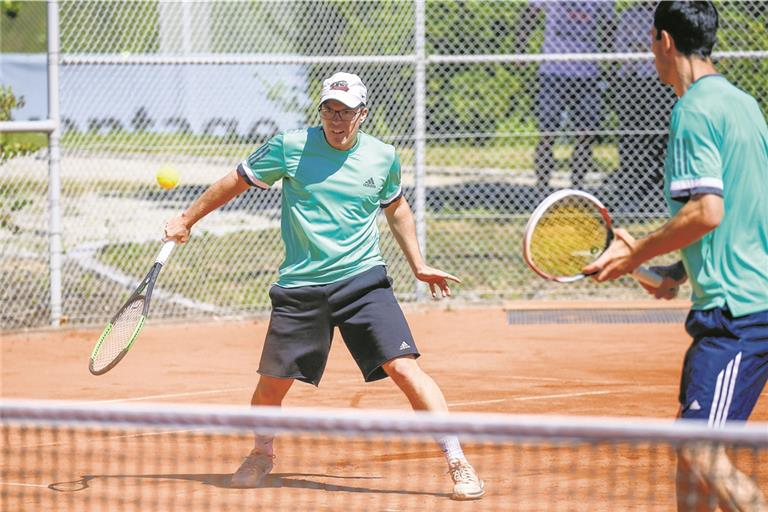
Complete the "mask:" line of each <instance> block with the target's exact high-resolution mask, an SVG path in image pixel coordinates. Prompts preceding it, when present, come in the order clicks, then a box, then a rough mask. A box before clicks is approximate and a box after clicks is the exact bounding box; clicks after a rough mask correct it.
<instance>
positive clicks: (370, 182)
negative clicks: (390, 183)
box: [363, 178, 376, 188]
mask: <svg viewBox="0 0 768 512" xmlns="http://www.w3.org/2000/svg"><path fill="white" fill-rule="evenodd" d="M363 186H364V187H368V188H376V182H375V181H373V178H368V179H367V180H365V183H363Z"/></svg>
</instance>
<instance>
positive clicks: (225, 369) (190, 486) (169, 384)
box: [0, 307, 768, 510]
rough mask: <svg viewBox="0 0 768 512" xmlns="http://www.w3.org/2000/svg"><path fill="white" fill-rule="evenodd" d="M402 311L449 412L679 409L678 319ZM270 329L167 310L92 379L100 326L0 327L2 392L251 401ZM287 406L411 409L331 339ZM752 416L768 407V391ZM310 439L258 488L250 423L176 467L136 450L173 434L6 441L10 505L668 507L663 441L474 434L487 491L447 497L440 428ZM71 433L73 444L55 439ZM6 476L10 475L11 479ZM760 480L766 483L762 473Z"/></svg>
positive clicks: (657, 412)
mask: <svg viewBox="0 0 768 512" xmlns="http://www.w3.org/2000/svg"><path fill="white" fill-rule="evenodd" d="M407 316H408V319H409V322H410V324H411V327H412V329H413V332H414V336H415V338H416V341H417V343H418V346H419V349H420V350H421V352H422V354H423V356H422V357H421V359H420V363H421V365H422V367H423V368H424V369H425V370H426V371H427V372H428V373H430V374H431V375H432V376H433V377H434V378H435V380H436V381H437V382H438V384H439V385H440V386H441V387H442V389H443V392H444V393H445V395H446V398H447V400H448V403H449V405H450V407H451V409H452V410H453V411H475V412H502V413H512V414H516V413H523V414H558V415H590V416H641V417H653V418H670V417H672V416H673V415H674V414H675V412H676V410H677V384H678V379H679V373H680V367H681V364H682V359H683V355H684V353H685V350H686V348H687V346H688V344H689V339H688V337H687V335H686V334H685V332H684V330H683V327H682V326H681V325H671V324H634V325H632V324H607V325H595V324H577V325H514V326H512V325H508V324H507V321H506V315H505V312H504V310H503V309H502V308H500V307H497V308H486V309H471V308H470V309H458V310H445V309H434V310H420V311H416V310H414V311H412V312H410V313H408V315H407ZM266 328H267V321H266V320H259V321H239V322H222V323H212V324H166V325H159V324H156V323H153V322H152V321H151V320H150V322H149V324H148V325H147V327H146V328H145V329H144V332H143V333H142V335H141V337H140V339H139V340H138V341H137V344H136V346H135V347H134V348H133V349H132V351H131V352H130V353H129V354H128V355H127V356H126V358H125V359H124V360H123V361H122V362H121V363H120V364H119V365H118V366H117V367H116V368H115V369H113V370H112V371H110V372H109V373H107V374H106V375H103V376H100V377H94V376H92V375H91V374H90V373H88V355H89V354H90V351H91V348H92V345H93V343H94V341H95V339H96V338H97V336H98V334H99V332H97V331H96V330H71V329H64V330H61V331H45V332H30V333H12V334H5V335H3V339H2V344H1V352H0V355H1V356H2V359H1V360H0V364H1V365H2V381H1V384H2V391H1V393H0V394H1V395H2V397H3V398H32V399H66V400H77V401H107V402H140V403H147V402H168V403H171V402H172V403H187V404H204V403H211V404H237V405H243V404H246V403H248V401H249V399H250V394H251V392H252V388H253V386H254V384H255V382H256V378H257V375H256V372H255V370H256V367H257V365H258V359H259V355H260V351H261V344H262V342H263V339H264V334H265V331H266ZM285 406H288V407H290V406H301V407H354V408H363V409H373V408H386V409H399V410H403V413H406V411H407V410H409V406H408V403H407V401H406V399H405V398H404V397H403V396H402V395H401V394H400V393H399V392H398V391H397V389H396V388H395V387H394V385H393V384H392V383H391V382H390V381H388V380H385V381H379V382H376V383H372V384H364V383H363V381H362V378H361V376H360V374H359V371H358V370H357V367H356V366H355V364H354V361H353V360H352V358H351V356H350V355H349V354H348V353H347V352H346V349H345V347H344V345H343V343H341V340H340V339H338V338H337V339H335V340H334V345H333V349H332V351H331V357H330V360H329V363H328V367H327V370H326V374H325V377H324V379H323V381H322V383H321V384H320V387H319V389H316V388H314V387H312V386H310V385H307V384H303V383H296V384H295V385H294V387H293V389H292V390H291V392H290V393H289V395H288V398H287V399H286V401H285ZM752 419H753V420H755V421H766V420H768V398H766V397H765V395H764V396H763V398H762V400H761V403H759V404H758V407H757V409H756V411H755V412H754V414H753V417H752ZM18 435H19V434H18V433H12V434H7V437H6V438H5V439H4V441H3V443H4V444H5V445H6V447H5V448H10V449H11V450H14V449H16V448H17V444H19V443H20V444H21V445H22V447H23V446H29V445H37V444H48V443H47V442H46V440H42V441H41V440H34V439H32V438H29V439H25V440H23V441H20V440H19V439H18V438H17V437H14V436H18ZM81 435H82V434H81ZM49 437H50V436H49ZM160 437H162V436H160ZM302 439H304V440H301V439H300V440H297V441H294V443H299V442H301V443H302V444H301V446H302V447H304V448H302V452H303V453H298V454H297V453H295V452H293V451H292V450H290V451H289V449H288V448H283V452H282V453H283V454H284V455H283V456H282V457H281V455H280V452H279V451H278V457H280V458H279V459H278V467H276V469H275V472H276V473H275V476H274V477H273V478H272V480H270V484H269V485H268V486H267V488H265V489H256V490H234V489H229V488H227V486H226V481H227V478H228V474H229V473H231V471H233V470H234V468H235V467H236V466H237V464H238V463H239V461H240V458H241V457H242V456H243V455H245V453H247V451H248V445H249V443H250V441H249V440H248V439H245V438H242V437H241V438H237V439H236V440H233V441H232V442H227V443H223V444H227V445H228V446H230V447H231V449H225V448H222V447H221V446H217V448H216V449H217V450H218V451H217V457H216V461H214V462H211V465H209V466H206V465H205V461H206V460H207V458H208V457H204V456H203V455H210V454H208V453H205V454H202V455H201V456H200V457H196V458H195V460H192V461H188V462H186V463H184V462H181V463H179V465H178V466H174V467H172V468H171V467H167V466H164V467H153V466H150V465H148V464H147V463H146V462H142V461H136V460H134V459H133V458H132V456H131V453H132V450H139V449H143V450H150V453H159V452H161V451H162V450H163V449H165V448H164V447H165V446H166V445H164V444H163V443H162V442H161V439H158V440H156V441H155V443H156V444H155V445H152V446H149V447H148V446H146V445H142V446H141V447H139V446H138V445H136V446H133V445H130V444H128V445H126V447H125V449H126V450H128V453H125V452H123V453H122V456H123V457H124V460H123V462H124V463H125V465H126V466H127V467H123V468H118V467H116V466H115V465H114V462H111V463H110V461H108V460H107V461H92V460H89V459H88V458H87V457H86V456H85V455H84V452H79V451H78V450H82V449H83V448H82V446H86V445H87V444H88V443H86V442H85V441H84V440H80V439H79V438H77V439H75V440H72V442H71V443H64V442H61V441H55V442H52V443H50V445H49V446H48V447H47V448H44V450H47V451H46V452H45V453H43V454H42V455H38V457H39V458H40V460H42V461H43V462H42V465H43V466H45V467H48V466H49V465H48V463H47V462H45V460H46V458H47V456H48V455H50V456H51V457H57V456H58V457H59V458H60V459H61V457H63V456H62V455H61V453H62V450H64V451H66V452H67V454H68V456H71V457H74V458H75V460H76V462H70V463H69V465H65V469H61V468H58V469H56V468H53V467H49V469H46V470H45V471H43V470H40V469H34V470H32V471H30V470H29V468H27V469H26V470H25V469H22V470H18V469H13V471H9V467H10V466H12V465H14V464H18V463H19V461H16V462H15V463H14V462H12V461H11V458H10V455H14V453H15V452H9V453H6V454H5V455H6V456H7V457H5V458H6V462H3V463H2V466H3V471H4V472H5V473H6V477H5V478H4V480H6V481H3V482H0V492H2V496H3V498H4V499H3V505H2V510H20V509H21V510H42V509H46V510H55V509H60V510H68V509H71V510H89V509H91V508H92V509H103V510H110V509H114V508H115V503H116V502H114V501H110V500H112V499H113V498H104V496H112V497H114V494H115V493H116V492H117V493H118V494H120V495H121V496H124V497H125V496H128V498H127V500H128V501H131V500H132V499H133V498H136V497H138V496H139V495H141V494H143V495H146V494H147V493H149V494H150V496H155V497H154V498H152V499H153V501H152V506H149V507H142V506H138V507H137V509H141V510H161V509H162V510H165V509H173V508H181V503H184V507H185V508H187V507H189V505H190V503H194V504H199V505H201V507H202V508H203V509H206V508H211V509H224V508H227V507H229V506H232V505H231V503H232V502H233V501H232V500H235V501H236V502H237V503H238V504H241V503H248V502H252V503H253V504H255V505H258V506H257V507H256V508H257V509H270V510H275V509H286V510H296V509H298V508H299V507H300V505H301V504H307V505H311V506H312V507H313V508H314V509H316V510H336V509H342V508H344V509H346V510H358V509H362V508H365V509H367V510H417V509H418V510H424V509H435V510H446V509H451V510H453V509H455V510H460V509H461V510H464V509H466V510H470V509H471V510H480V509H484V510H504V509H516V510H520V509H530V510H539V509H542V508H546V507H550V508H558V507H559V508H563V509H569V510H570V509H585V510H595V509H604V510H611V509H613V510H618V509H629V508H631V509H635V510H637V509H643V510H648V509H654V510H670V509H672V508H673V504H672V502H671V499H672V487H671V475H672V460H673V456H672V454H671V453H669V452H668V451H666V450H659V451H653V450H650V449H647V447H645V448H644V447H640V448H637V449H634V448H632V447H626V446H624V447H619V449H610V448H601V449H599V450H590V449H587V448H584V447H582V448H578V449H577V448H569V449H563V450H559V451H558V450H555V449H553V448H551V447H543V448H535V447H534V448H532V447H528V446H521V445H517V446H504V447H494V446H480V445H471V446H468V447H467V451H468V452H469V453H470V455H471V460H472V462H473V463H474V464H475V466H477V468H478V469H479V471H480V472H481V475H482V476H483V477H484V478H485V480H486V482H487V485H488V496H487V499H484V500H482V501H481V502H477V503H464V504H454V503H452V502H450V501H449V500H448V499H447V498H446V496H447V494H446V493H447V492H448V491H449V489H450V486H449V481H448V480H447V476H446V475H445V474H444V473H443V471H444V467H443V465H442V463H441V461H440V458H441V456H440V454H439V452H438V451H437V450H436V449H435V448H434V446H433V445H432V444H431V443H428V442H427V443H407V444H396V445H393V444H392V443H389V442H387V443H379V444H374V443H369V442H361V441H357V442H351V443H348V444H345V445H342V446H338V445H330V444H327V443H328V441H327V440H314V441H313V440H309V441H307V440H306V437H305V438H302ZM187 442H189V441H184V442H179V443H178V445H174V446H182V448H183V451H184V452H185V453H189V452H190V451H193V449H195V446H186V445H184V443H187ZM67 444H72V445H77V446H78V448H77V449H74V448H72V449H65V448H62V446H64V445H67ZM288 444H289V441H288V440H287V439H282V440H278V450H280V446H287V445H288ZM57 446H58V447H59V448H56V447H57ZM200 446H203V451H209V450H210V449H209V448H206V446H207V445H198V446H197V448H196V449H200ZM5 448H4V450H5ZM57 449H58V452H57ZM313 451H314V452H319V453H312V452H313ZM219 452H220V453H219ZM57 453H58V455H57ZM46 454H48V455H46ZM302 454H306V456H307V457H309V460H310V461H311V464H313V467H307V464H308V463H307V460H306V459H304V460H299V458H298V457H299V456H300V455H302ZM14 456H19V454H18V453H16V454H15V455H14ZM169 457H171V456H169ZM295 457H296V458H295ZM767 458H768V457H767V456H766V454H764V453H762V454H757V455H756V456H753V457H752V460H749V461H747V465H748V466H755V465H762V466H763V467H765V466H768V460H766V459H767ZM137 464H138V466H137V467H134V466H136V465H137ZM185 464H186V465H185ZM760 471H761V472H763V470H762V469H761V470H760ZM11 474H12V475H13V476H14V481H8V478H7V477H8V475H11ZM83 475H91V476H98V478H93V479H91V480H89V482H90V483H89V485H88V486H87V488H84V489H81V490H71V489H67V488H66V486H63V487H61V486H59V487H61V488H55V489H48V485H50V484H54V483H61V482H69V481H77V480H78V479H80V478H81V477H82V476H83ZM393 475H399V476H398V478H394V476H393ZM761 478H762V483H763V485H764V486H765V485H767V484H768V481H766V478H765V475H761ZM19 480H22V481H19ZM114 486H117V488H116V489H117V491H116V490H115V487H114ZM158 486H159V487H158ZM163 486H165V487H163ZM54 487H57V486H54ZM156 487H157V488H160V489H165V491H162V492H168V493H170V494H169V495H170V496H172V497H174V498H173V500H180V501H179V502H177V501H173V500H171V501H168V500H167V499H165V498H161V497H157V495H156V493H160V492H161V491H158V490H157V489H156ZM150 489H151V490H150ZM89 493H90V495H89ZM105 493H106V494H105ZM97 496H100V497H98V498H97ZM163 496H165V494H163ZM545 498H546V500H547V501H546V503H548V505H546V506H545V505H544V503H545V502H544V501H542V500H544V499H545ZM612 499H615V501H612ZM185 500H188V501H185ZM249 500H252V501H249ZM43 505H44V506H43Z"/></svg>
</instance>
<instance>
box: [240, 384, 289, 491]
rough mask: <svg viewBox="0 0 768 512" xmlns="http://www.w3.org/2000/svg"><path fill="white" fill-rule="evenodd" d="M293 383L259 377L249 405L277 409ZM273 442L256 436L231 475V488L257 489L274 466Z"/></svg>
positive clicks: (267, 436) (267, 437) (258, 435)
mask: <svg viewBox="0 0 768 512" xmlns="http://www.w3.org/2000/svg"><path fill="white" fill-rule="evenodd" d="M293 381H294V379H281V378H277V377H270V376H268V375H261V376H260V377H259V382H258V384H256V389H255V390H254V392H253V396H252V397H251V405H252V406H276V407H279V406H280V405H282V403H283V398H285V395H286V393H288V390H289V389H290V388H291V385H292V384H293ZM273 442H274V436H272V435H261V434H256V436H255V438H254V447H253V450H251V453H250V454H248V456H247V457H246V458H245V461H243V463H242V464H241V465H240V467H239V468H238V469H237V471H235V473H234V474H233V475H232V480H231V482H230V486H231V487H258V486H259V485H260V484H261V483H262V481H263V480H264V478H265V477H266V476H267V475H268V474H269V472H270V471H272V467H273V466H274V459H275V452H274V447H273Z"/></svg>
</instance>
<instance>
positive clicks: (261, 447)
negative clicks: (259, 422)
mask: <svg viewBox="0 0 768 512" xmlns="http://www.w3.org/2000/svg"><path fill="white" fill-rule="evenodd" d="M274 440H275V438H274V436H260V435H258V434H257V435H256V441H255V442H254V445H253V446H254V448H256V451H257V452H259V453H263V454H266V455H269V456H270V457H272V456H274V455H275V450H274V447H273V446H272V442H273V441H274Z"/></svg>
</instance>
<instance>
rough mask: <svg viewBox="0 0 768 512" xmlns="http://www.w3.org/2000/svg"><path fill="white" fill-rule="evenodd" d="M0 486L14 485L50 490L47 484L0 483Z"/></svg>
mask: <svg viewBox="0 0 768 512" xmlns="http://www.w3.org/2000/svg"><path fill="white" fill-rule="evenodd" d="M0 485H13V486H16V487H42V488H44V489H47V488H48V486H47V485H45V484H22V483H20V482H0Z"/></svg>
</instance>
